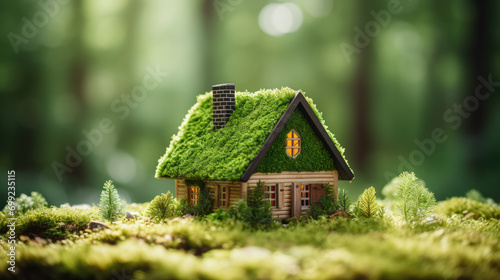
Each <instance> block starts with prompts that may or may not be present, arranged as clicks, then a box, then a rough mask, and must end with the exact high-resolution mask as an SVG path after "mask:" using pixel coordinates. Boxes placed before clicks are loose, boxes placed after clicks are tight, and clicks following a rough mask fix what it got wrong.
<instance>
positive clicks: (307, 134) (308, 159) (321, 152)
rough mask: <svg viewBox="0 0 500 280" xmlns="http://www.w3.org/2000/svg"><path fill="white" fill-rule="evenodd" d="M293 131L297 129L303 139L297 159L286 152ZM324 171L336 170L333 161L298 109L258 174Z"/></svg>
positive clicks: (269, 152) (264, 159) (258, 170)
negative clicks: (287, 140) (288, 136)
mask: <svg viewBox="0 0 500 280" xmlns="http://www.w3.org/2000/svg"><path fill="white" fill-rule="evenodd" d="M292 129H295V131H297V133H298V134H299V135H300V138H301V152H300V154H299V155H297V157H295V158H292V157H290V156H289V155H288V154H287V152H286V138H287V134H288V133H289V132H290V131H291V130H292ZM322 170H335V165H334V163H333V159H332V158H331V156H330V153H329V152H328V151H327V150H326V149H325V147H324V145H323V143H322V142H321V140H320V139H319V138H318V136H317V135H316V133H315V132H314V130H313V129H312V127H311V126H310V124H309V122H308V121H307V120H306V118H305V117H304V116H303V114H302V112H300V110H298V109H296V110H295V111H294V112H293V114H292V116H291V117H290V119H289V120H288V122H287V123H286V125H285V127H284V128H283V129H282V130H281V132H280V133H279V134H278V137H277V138H276V140H274V143H273V144H272V145H271V147H270V148H269V151H268V152H267V153H266V155H265V156H264V158H263V159H262V161H261V162H260V164H259V166H258V167H257V172H263V173H279V172H283V171H322Z"/></svg>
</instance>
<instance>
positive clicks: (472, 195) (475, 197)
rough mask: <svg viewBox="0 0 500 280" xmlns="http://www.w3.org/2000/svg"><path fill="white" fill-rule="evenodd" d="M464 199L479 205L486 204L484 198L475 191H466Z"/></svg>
mask: <svg viewBox="0 0 500 280" xmlns="http://www.w3.org/2000/svg"><path fill="white" fill-rule="evenodd" d="M465 197H466V198H468V199H472V200H475V201H478V202H481V203H486V198H485V197H484V196H483V195H482V194H481V193H480V192H479V191H478V190H475V189H472V190H470V191H468V192H467V193H466V194H465Z"/></svg>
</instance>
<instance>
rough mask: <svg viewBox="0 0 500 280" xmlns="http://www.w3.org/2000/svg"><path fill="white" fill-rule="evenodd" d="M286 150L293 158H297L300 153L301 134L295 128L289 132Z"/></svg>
mask: <svg viewBox="0 0 500 280" xmlns="http://www.w3.org/2000/svg"><path fill="white" fill-rule="evenodd" d="M286 152H287V154H288V155H289V156H291V157H292V158H295V157H296V156H297V155H298V154H299V153H300V136H299V134H298V133H297V132H296V131H295V130H292V131H290V132H288V134H287V138H286Z"/></svg>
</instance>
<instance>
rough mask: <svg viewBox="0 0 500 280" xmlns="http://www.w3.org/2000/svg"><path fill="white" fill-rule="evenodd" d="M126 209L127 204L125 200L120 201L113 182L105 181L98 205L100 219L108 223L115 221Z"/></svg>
mask: <svg viewBox="0 0 500 280" xmlns="http://www.w3.org/2000/svg"><path fill="white" fill-rule="evenodd" d="M126 207H127V203H126V202H125V200H122V199H120V196H119V195H118V191H117V190H116V188H115V186H114V185H113V181H111V180H109V181H106V183H104V187H103V190H102V192H101V201H100V204H99V214H100V215H101V217H102V218H103V219H106V220H108V221H116V220H117V219H119V218H120V217H122V216H123V215H125V208H126Z"/></svg>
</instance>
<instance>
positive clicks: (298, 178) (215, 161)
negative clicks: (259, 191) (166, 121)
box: [156, 84, 354, 219]
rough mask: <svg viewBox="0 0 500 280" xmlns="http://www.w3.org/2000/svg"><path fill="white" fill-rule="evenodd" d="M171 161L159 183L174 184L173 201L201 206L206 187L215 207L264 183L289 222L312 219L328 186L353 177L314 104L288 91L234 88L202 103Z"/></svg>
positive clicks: (161, 167)
mask: <svg viewBox="0 0 500 280" xmlns="http://www.w3.org/2000/svg"><path fill="white" fill-rule="evenodd" d="M197 101H198V102H197V103H196V104H195V105H194V106H193V107H192V108H191V109H190V111H189V113H188V114H187V116H186V118H185V119H184V121H183V123H182V125H181V126H180V128H179V132H178V134H177V135H174V136H173V137H172V141H171V143H170V146H169V147H168V148H167V150H166V153H165V155H164V156H163V157H162V158H160V160H159V161H158V162H159V163H158V167H157V170H156V177H157V178H167V179H175V196H176V197H177V198H185V199H187V200H188V202H189V203H191V204H196V203H197V200H198V197H199V196H198V195H199V191H200V190H199V188H198V187H197V186H194V185H189V182H191V181H192V180H200V181H204V182H206V186H207V187H208V189H209V191H210V194H211V195H213V197H214V199H215V205H214V208H220V207H222V208H226V209H227V208H228V207H229V206H231V205H233V204H235V203H236V202H237V201H238V199H243V200H246V199H247V194H248V192H249V191H251V190H252V189H254V188H255V187H256V186H257V184H258V183H259V182H261V183H263V184H264V187H263V188H264V192H265V196H266V200H268V201H269V202H270V204H271V210H272V214H273V216H274V217H276V218H280V219H284V218H289V217H293V216H299V215H303V214H305V213H307V212H308V211H309V209H310V207H311V204H312V203H315V202H318V200H319V197H320V196H321V195H324V194H325V186H326V185H327V184H330V185H331V186H332V187H333V190H334V191H335V195H336V194H337V189H338V186H337V183H338V180H351V179H353V177H354V174H353V172H352V170H351V169H350V167H349V166H348V164H347V162H346V160H345V158H344V155H343V153H344V149H343V148H342V147H341V146H340V144H339V143H338V142H337V140H336V139H335V138H334V136H333V134H332V133H330V132H329V131H328V129H327V127H326V126H325V124H324V121H323V120H322V118H321V114H320V113H319V112H318V111H317V109H316V106H315V105H314V104H313V103H312V100H311V99H310V98H307V97H305V96H304V95H303V94H302V93H301V92H296V91H293V90H291V89H289V88H282V89H280V90H279V89H275V90H262V91H258V92H255V93H250V92H238V93H235V86H234V84H221V85H215V86H213V87H212V92H209V93H206V94H204V95H200V96H198V100H197Z"/></svg>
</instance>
